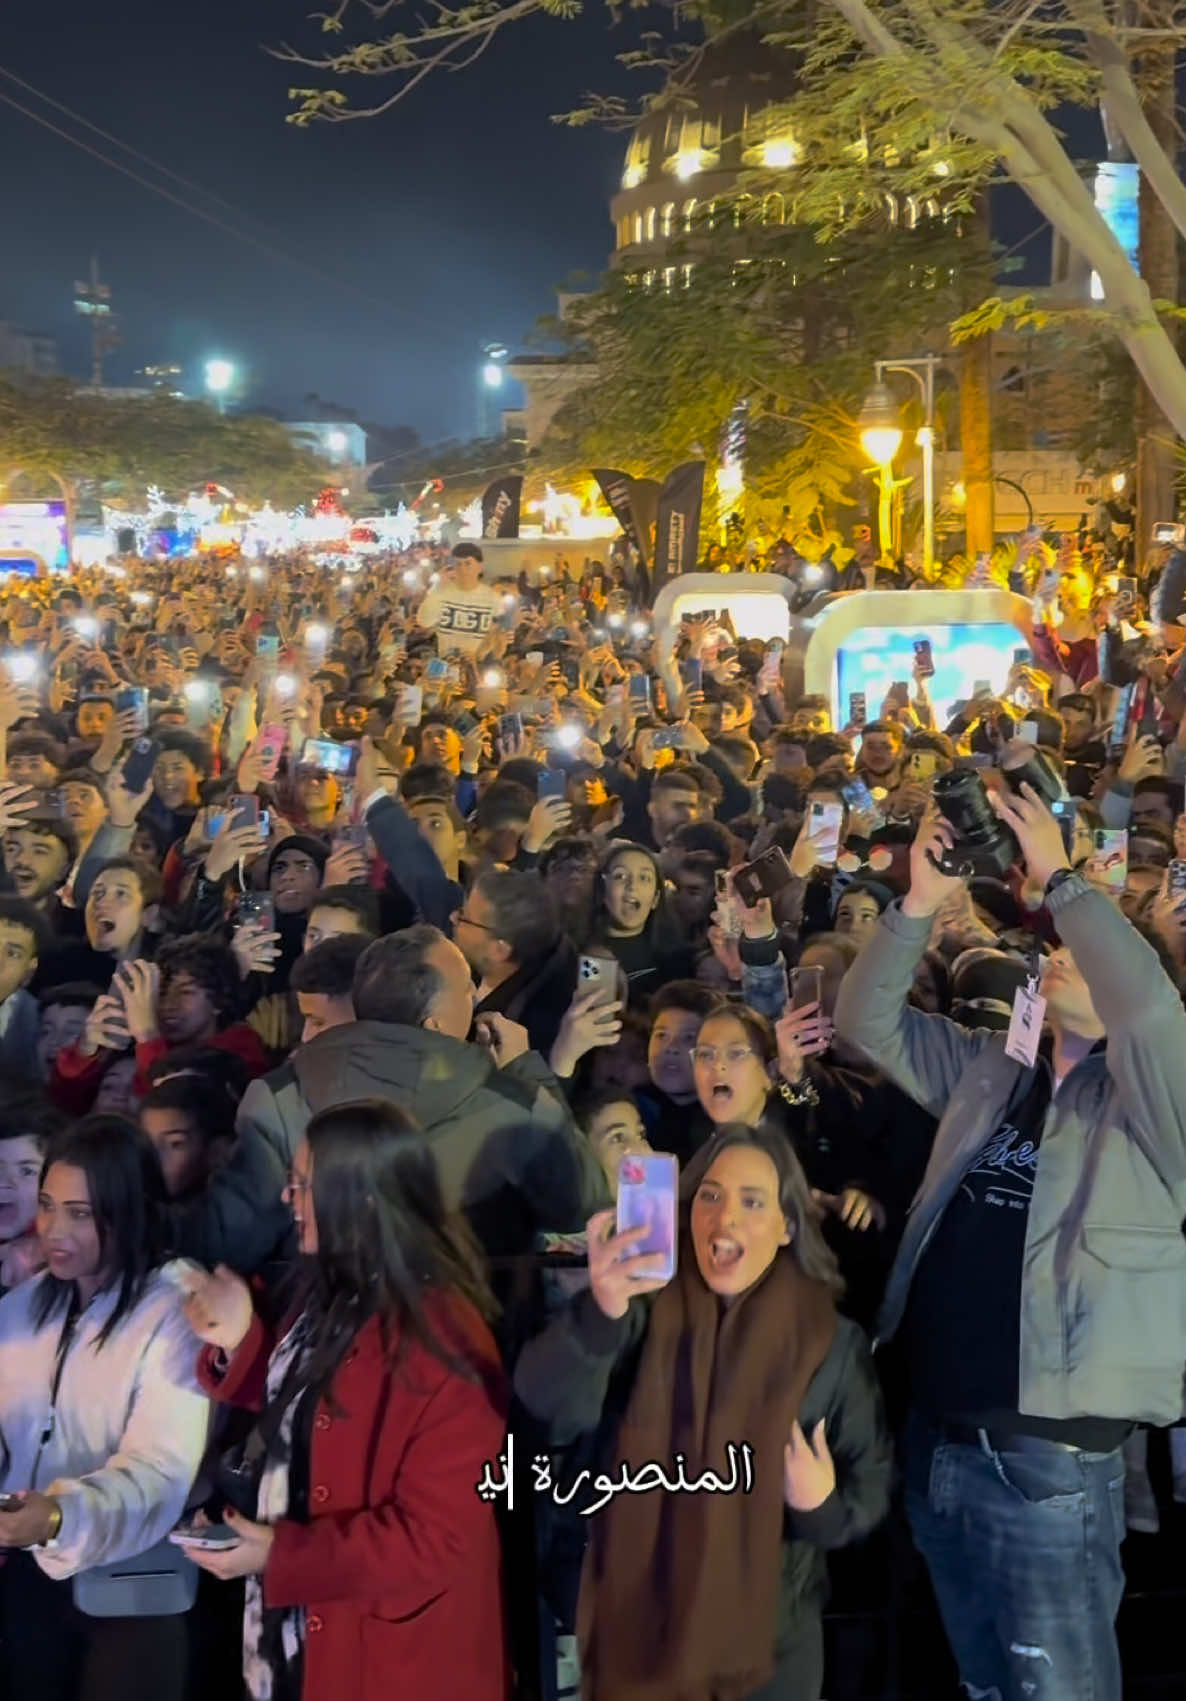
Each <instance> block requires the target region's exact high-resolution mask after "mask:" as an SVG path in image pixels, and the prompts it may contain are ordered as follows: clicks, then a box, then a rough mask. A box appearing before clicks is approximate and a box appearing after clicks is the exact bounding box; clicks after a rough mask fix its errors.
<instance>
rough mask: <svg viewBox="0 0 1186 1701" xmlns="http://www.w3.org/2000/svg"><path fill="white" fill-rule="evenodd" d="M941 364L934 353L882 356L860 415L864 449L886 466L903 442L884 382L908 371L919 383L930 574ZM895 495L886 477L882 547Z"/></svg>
mask: <svg viewBox="0 0 1186 1701" xmlns="http://www.w3.org/2000/svg"><path fill="white" fill-rule="evenodd" d="M938 364H939V362H938V360H937V358H936V357H935V355H933V354H922V355H918V356H917V357H915V358H912V359H909V360H892V361H891V360H879V361H878V362H877V363H876V366H875V367H874V371H875V373H876V383H875V384H874V385H873V388H872V389H871V390H870V391H869V394H868V395H867V396H866V397H865V405H864V406H863V407H862V409H861V412H860V418H859V420H858V424H859V426H860V430H861V443H862V445H863V447H864V449H865V452H866V454H867V455H868V456H869V457H870V459H871V460H874V461H876V462H877V465H878V467H880V468H881V469H883V471H884V469H885V468H887V467H888V466H889V464H890V462H891V461H892V460H893V458H894V456H895V455H896V454H897V452H898V450H899V449H900V448H901V446H902V430H901V423H900V420H901V415H900V412H899V409H898V404H897V402H896V400H895V398H894V394H893V391H892V390H891V389H890V388H889V386H888V384H887V383H886V382H885V374H886V373H887V372H904V373H905V374H906V376H907V377H908V378H912V379H913V380H914V382H915V383H916V384H917V385H918V390H919V395H920V396H921V398H922V407H923V423H922V426H921V427H920V428H919V430H918V431H917V432H916V433H915V441H916V442H917V444H918V446H919V448H920V449H921V450H922V560H923V572H924V573H927V574H929V573H930V572H931V571H932V570H933V568H934V565H935V369H936V367H937V366H938ZM887 450H888V453H886V451H887ZM879 451H880V452H879ZM891 497H892V490H891V489H890V481H889V479H888V478H884V477H883V478H882V481H881V512H880V514H879V521H880V522H881V544H882V548H883V549H884V548H886V546H887V543H888V538H889V531H888V527H887V525H886V523H885V521H886V520H888V519H889V518H890V517H891V516H889V515H887V514H886V509H887V508H888V506H889V500H890V498H891Z"/></svg>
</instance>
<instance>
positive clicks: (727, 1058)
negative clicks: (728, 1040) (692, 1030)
mask: <svg viewBox="0 0 1186 1701" xmlns="http://www.w3.org/2000/svg"><path fill="white" fill-rule="evenodd" d="M757 1055H758V1054H757V1052H756V1051H755V1050H754V1049H753V1047H752V1046H749V1045H727V1046H726V1047H725V1049H724V1050H723V1051H718V1050H717V1048H716V1047H715V1046H713V1045H694V1046H693V1047H692V1049H691V1051H690V1052H689V1053H688V1056H689V1057H690V1058H691V1059H692V1062H693V1063H702V1064H703V1065H704V1067H705V1068H706V1069H711V1068H712V1067H713V1065H714V1064H716V1063H720V1062H722V1061H723V1062H725V1063H744V1062H745V1060H746V1058H747V1057H756V1056H757Z"/></svg>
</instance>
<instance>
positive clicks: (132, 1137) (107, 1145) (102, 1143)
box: [33, 1114, 165, 1348]
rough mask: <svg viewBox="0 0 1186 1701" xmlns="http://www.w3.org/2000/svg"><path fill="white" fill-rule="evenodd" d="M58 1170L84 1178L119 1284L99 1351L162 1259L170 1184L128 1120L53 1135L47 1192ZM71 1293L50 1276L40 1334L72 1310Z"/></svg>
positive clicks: (88, 1119)
mask: <svg viewBox="0 0 1186 1701" xmlns="http://www.w3.org/2000/svg"><path fill="white" fill-rule="evenodd" d="M54 1164H71V1165H72V1166H73V1167H74V1168H75V1169H80V1170H82V1172H83V1174H84V1175H85V1176H86V1184H87V1192H88V1194H89V1195H90V1201H91V1210H92V1212H93V1213H94V1218H95V1228H96V1230H97V1232H98V1236H99V1255H100V1259H101V1266H102V1269H103V1272H104V1274H105V1275H106V1276H107V1277H108V1285H114V1284H115V1282H117V1281H118V1283H119V1292H118V1295H117V1297H116V1302H115V1308H114V1310H113V1311H112V1313H111V1316H110V1317H109V1318H108V1319H107V1321H106V1323H104V1325H103V1327H102V1329H100V1331H99V1333H98V1335H97V1337H96V1340H95V1346H96V1348H99V1347H101V1346H103V1344H104V1343H105V1342H106V1341H107V1340H108V1339H109V1338H110V1336H111V1335H112V1334H113V1333H114V1331H115V1329H116V1328H117V1327H118V1326H119V1324H120V1322H121V1321H122V1320H123V1318H125V1317H126V1316H127V1315H128V1313H129V1312H130V1311H131V1310H132V1309H133V1308H134V1307H135V1306H136V1305H137V1304H138V1303H139V1301H140V1299H141V1297H142V1295H143V1293H144V1290H145V1287H146V1286H147V1284H148V1278H149V1276H150V1275H151V1274H152V1272H153V1271H154V1270H156V1269H157V1268H158V1267H159V1266H160V1264H161V1263H162V1262H163V1260H164V1256H165V1216H164V1211H165V1180H164V1176H163V1175H162V1174H161V1166H160V1160H159V1159H158V1158H157V1155H156V1148H155V1146H154V1145H153V1143H152V1141H151V1140H150V1139H149V1138H148V1136H147V1135H146V1134H142V1133H141V1131H140V1129H139V1128H137V1126H136V1124H135V1123H134V1122H130V1121H129V1120H128V1118H127V1117H125V1116H109V1115H106V1114H98V1115H95V1116H84V1117H83V1118H82V1120H81V1122H76V1123H75V1124H74V1126H73V1127H72V1128H67V1129H64V1130H63V1131H62V1132H61V1133H58V1134H55V1135H53V1137H52V1138H51V1140H50V1142H49V1145H48V1147H47V1148H46V1153H45V1162H44V1163H43V1164H42V1166H41V1185H42V1186H43V1187H44V1186H45V1178H46V1176H47V1175H48V1174H49V1171H50V1169H51V1167H52V1166H53V1165H54ZM73 1292H74V1283H73V1282H60V1281H58V1279H57V1277H56V1276H53V1275H49V1274H47V1275H45V1276H44V1277H43V1278H42V1281H41V1286H40V1288H39V1289H38V1292H37V1299H36V1303H35V1305H34V1309H33V1317H34V1321H35V1322H36V1324H37V1327H38V1328H41V1327H43V1325H44V1324H46V1323H47V1322H48V1321H49V1319H50V1318H51V1317H52V1316H54V1314H55V1313H56V1312H57V1311H59V1310H61V1311H65V1310H68V1308H69V1304H70V1300H71V1298H72V1297H73Z"/></svg>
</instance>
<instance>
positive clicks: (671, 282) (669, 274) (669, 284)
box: [663, 266, 675, 295]
mask: <svg viewBox="0 0 1186 1701" xmlns="http://www.w3.org/2000/svg"><path fill="white" fill-rule="evenodd" d="M663 288H664V289H665V290H666V291H667V293H668V295H670V294H671V292H672V290H673V289H674V288H675V267H674V266H664V268H663Z"/></svg>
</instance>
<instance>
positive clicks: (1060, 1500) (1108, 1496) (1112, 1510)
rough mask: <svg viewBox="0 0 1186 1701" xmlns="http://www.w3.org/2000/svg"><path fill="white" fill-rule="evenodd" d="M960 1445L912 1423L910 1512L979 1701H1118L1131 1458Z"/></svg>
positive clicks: (968, 1685) (969, 1687) (965, 1677)
mask: <svg viewBox="0 0 1186 1701" xmlns="http://www.w3.org/2000/svg"><path fill="white" fill-rule="evenodd" d="M1034 1445H1035V1444H1034V1443H1032V1442H1031V1443H1030V1444H1029V1446H1027V1449H1026V1451H1024V1452H1009V1451H1006V1452H999V1453H998V1452H995V1451H994V1450H993V1449H992V1447H991V1446H989V1445H988V1444H987V1442H986V1441H985V1440H983V1439H982V1440H981V1442H980V1444H979V1445H977V1446H968V1445H962V1444H958V1443H953V1442H949V1441H947V1440H946V1439H944V1437H943V1436H942V1434H941V1432H939V1431H938V1430H936V1429H935V1428H934V1427H933V1426H931V1425H930V1424H928V1423H927V1422H926V1420H925V1419H923V1418H920V1417H919V1416H918V1415H915V1416H914V1417H912V1418H911V1421H910V1426H909V1429H908V1432H907V1442H906V1449H907V1451H906V1510H907V1512H908V1514H909V1517H910V1525H911V1529H912V1530H913V1532H914V1540H915V1542H916V1544H917V1546H918V1548H919V1551H920V1552H921V1554H922V1556H923V1558H924V1559H925V1560H926V1562H927V1568H928V1570H929V1571H930V1574H931V1583H932V1585H933V1586H934V1590H935V1595H936V1598H937V1600H938V1602H939V1611H940V1613H941V1614H942V1618H943V1625H944V1628H945V1630H946V1631H947V1639H948V1641H949V1642H950V1643H951V1649H952V1652H953V1654H954V1655H955V1659H956V1663H957V1665H958V1666H959V1673H960V1677H961V1679H962V1681H963V1684H964V1688H965V1691H966V1692H967V1694H968V1695H969V1696H970V1697H972V1698H973V1701H1120V1697H1121V1680H1120V1654H1119V1650H1118V1649H1117V1646H1116V1613H1117V1611H1118V1610H1119V1607H1120V1598H1121V1596H1122V1595H1123V1593H1124V1572H1123V1569H1122V1567H1121V1564H1120V1543H1121V1541H1122V1540H1123V1538H1124V1461H1123V1457H1122V1455H1121V1453H1120V1452H1119V1450H1117V1451H1116V1452H1114V1453H1086V1452H1083V1451H1081V1450H1078V1449H1074V1450H1072V1449H1070V1448H1062V1447H1057V1446H1055V1445H1053V1444H1046V1445H1040V1444H1039V1445H1038V1448H1037V1450H1036V1451H1031V1450H1030V1448H1032V1447H1034Z"/></svg>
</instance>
